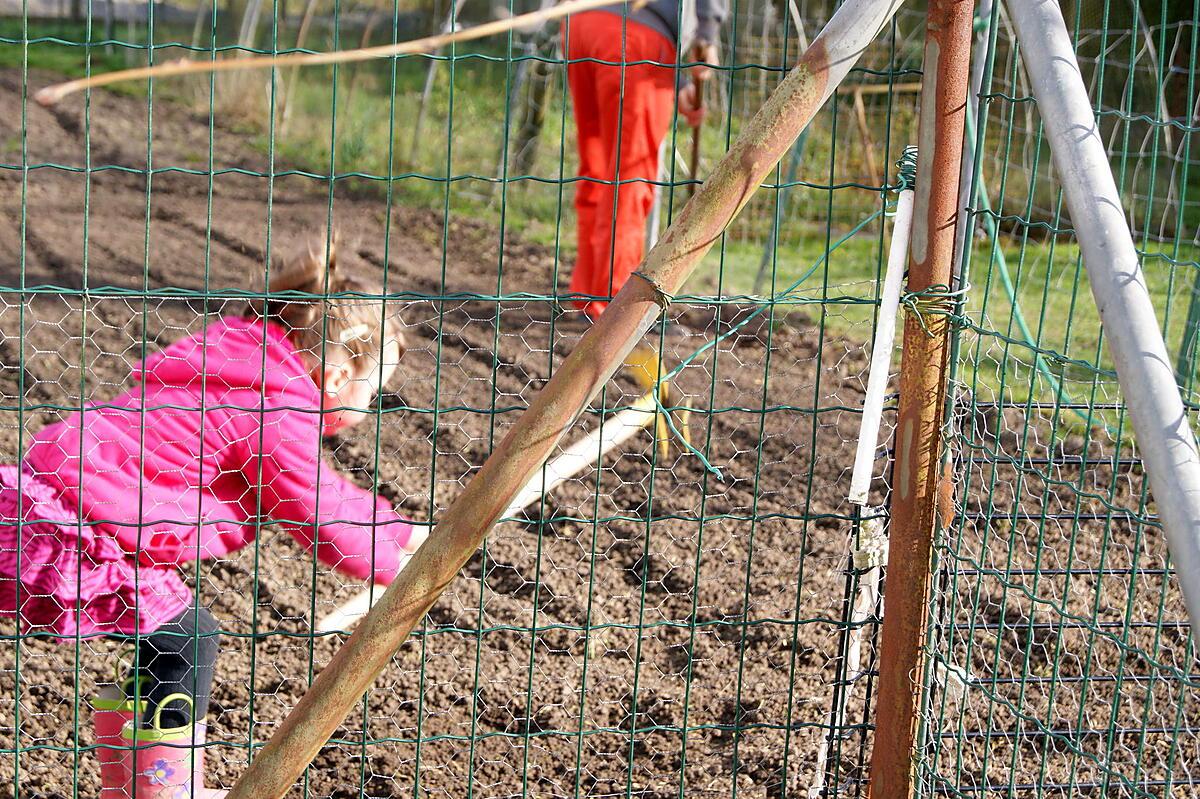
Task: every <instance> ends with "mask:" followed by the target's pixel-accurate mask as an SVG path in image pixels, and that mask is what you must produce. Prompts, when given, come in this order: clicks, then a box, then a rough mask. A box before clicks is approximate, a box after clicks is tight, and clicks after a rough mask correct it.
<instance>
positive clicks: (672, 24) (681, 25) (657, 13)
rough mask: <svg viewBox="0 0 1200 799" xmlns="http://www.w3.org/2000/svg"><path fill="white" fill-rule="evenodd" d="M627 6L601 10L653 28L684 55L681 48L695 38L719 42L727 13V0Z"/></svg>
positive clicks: (662, 1)
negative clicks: (633, 8) (637, 7)
mask: <svg viewBox="0 0 1200 799" xmlns="http://www.w3.org/2000/svg"><path fill="white" fill-rule="evenodd" d="M628 8H629V7H628V6H626V5H621V6H613V7H611V8H605V9H603V10H604V11H608V12H610V13H613V14H620V15H622V16H625V15H628V17H629V18H630V19H632V20H636V21H637V22H640V23H642V24H643V25H648V26H649V27H651V28H654V30H656V31H658V32H659V33H661V34H663V35H664V36H666V37H667V38H668V39H670V40H671V41H673V42H675V43H677V44H679V45H680V51H681V53H682V57H683V58H684V59H689V56H688V54H687V53H686V52H684V51H685V50H686V48H688V47H690V46H691V45H692V44H694V43H695V42H708V43H710V44H716V43H717V42H719V41H720V37H721V24H722V23H723V22H725V18H726V17H728V16H729V7H728V5H727V4H726V0H650V2H649V3H647V4H646V5H644V6H642V7H641V8H639V9H638V10H636V11H634V12H632V13H629V12H628Z"/></svg>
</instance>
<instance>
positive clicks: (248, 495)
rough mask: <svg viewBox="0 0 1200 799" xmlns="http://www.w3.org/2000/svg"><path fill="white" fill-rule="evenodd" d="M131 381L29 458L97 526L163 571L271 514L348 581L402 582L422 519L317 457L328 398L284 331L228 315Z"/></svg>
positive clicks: (242, 540) (52, 431)
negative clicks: (407, 551)
mask: <svg viewBox="0 0 1200 799" xmlns="http://www.w3.org/2000/svg"><path fill="white" fill-rule="evenodd" d="M134 378H135V379H136V380H139V381H140V383H141V385H140V386H135V387H134V388H132V389H131V390H129V391H127V392H125V393H124V394H122V395H120V396H119V397H116V398H115V399H113V400H112V401H111V402H108V403H102V404H96V405H92V406H88V407H85V408H84V409H83V410H82V411H80V412H78V413H74V414H72V415H70V416H69V417H67V418H66V419H64V420H63V421H61V422H58V423H56V424H52V425H49V426H47V427H45V428H44V429H42V430H41V431H40V432H39V433H38V434H37V435H36V436H35V437H34V441H33V443H32V445H31V446H30V447H29V448H28V450H27V451H26V454H25V459H24V460H25V467H26V468H27V469H32V470H33V471H34V472H36V473H37V474H38V476H39V477H40V478H41V479H42V480H44V481H46V482H47V483H49V484H51V485H53V486H55V487H56V488H57V489H58V491H59V493H60V496H61V497H62V500H63V502H64V503H65V504H66V505H67V507H79V508H81V510H82V515H83V518H85V519H87V520H89V521H90V522H92V523H93V525H94V527H93V529H94V530H95V531H96V533H97V534H99V535H103V534H108V535H111V536H112V537H113V538H115V539H116V541H117V542H118V543H119V544H120V546H121V548H122V549H123V550H124V551H125V552H127V553H129V554H130V555H135V554H136V556H137V558H138V559H139V560H140V561H141V563H142V564H143V565H146V566H164V565H171V564H178V563H182V562H186V561H189V560H193V559H195V558H198V557H199V558H214V557H220V556H222V555H225V554H228V553H230V552H233V551H235V550H237V549H240V548H241V547H244V546H245V545H246V544H248V543H250V542H251V541H252V540H253V539H254V536H255V533H256V525H255V520H256V519H259V518H261V520H262V521H263V522H264V523H267V522H275V523H278V524H279V525H281V526H282V527H283V528H284V529H286V530H287V531H288V532H290V533H291V534H292V535H293V536H295V537H296V539H297V540H299V541H300V542H302V543H303V544H304V545H305V546H306V547H309V548H310V549H311V548H313V547H314V546H315V548H316V554H317V557H318V558H319V559H320V560H321V562H322V563H325V564H327V565H329V566H332V567H334V568H336V569H338V570H340V571H342V572H344V573H346V574H348V575H351V576H353V577H357V578H360V579H366V578H368V577H370V578H372V579H374V580H375V581H376V582H380V583H389V582H391V580H392V579H393V578H394V577H395V576H396V572H397V571H398V570H399V568H400V565H401V563H402V558H403V547H404V545H405V544H407V543H408V541H409V538H410V535H411V532H412V526H411V525H410V524H409V523H408V522H407V521H405V520H404V519H403V518H401V517H400V516H399V515H398V514H397V513H396V512H395V511H394V510H393V509H392V507H391V505H390V504H389V503H388V502H387V501H386V500H383V499H381V498H379V497H377V496H375V495H374V494H373V493H371V492H370V491H366V490H364V489H361V488H359V487H358V486H355V485H354V484H352V483H350V482H348V481H347V480H346V479H345V478H343V477H342V476H340V475H339V474H338V473H337V472H336V471H335V470H334V469H333V468H332V467H331V466H329V465H328V464H327V463H325V462H323V460H322V459H321V458H320V451H321V450H320V443H321V414H320V407H321V396H320V392H319V390H318V389H317V386H316V384H315V383H314V382H313V380H312V378H311V377H310V376H309V374H308V370H307V369H305V366H304V364H303V362H302V361H301V360H300V357H299V356H298V355H297V354H296V351H295V349H294V348H293V347H292V345H291V343H290V342H289V340H288V338H287V337H286V336H285V335H284V332H283V331H282V329H280V328H279V327H277V326H275V325H273V324H271V323H263V322H260V321H257V320H249V319H240V318H223V319H220V320H218V321H215V322H212V323H210V324H209V325H208V327H207V329H206V330H204V331H203V332H202V333H200V334H197V335H194V336H191V337H190V338H185V339H183V340H180V341H177V342H175V343H174V344H171V345H170V346H168V347H167V348H166V349H164V350H162V351H160V352H158V353H156V354H154V355H151V356H150V357H149V358H147V359H146V361H145V363H144V364H142V366H141V368H140V369H139V370H138V371H137V372H135V374H134Z"/></svg>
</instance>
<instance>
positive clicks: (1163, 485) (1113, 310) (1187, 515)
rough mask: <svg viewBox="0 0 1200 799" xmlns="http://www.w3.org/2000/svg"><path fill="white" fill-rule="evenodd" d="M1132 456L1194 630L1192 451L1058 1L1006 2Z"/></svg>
mask: <svg viewBox="0 0 1200 799" xmlns="http://www.w3.org/2000/svg"><path fill="white" fill-rule="evenodd" d="M1008 8H1009V11H1010V12H1011V16H1012V19H1013V24H1014V25H1015V26H1016V29H1017V36H1018V37H1019V39H1020V43H1021V58H1022V60H1023V61H1024V62H1025V69H1026V71H1027V72H1028V73H1029V80H1030V86H1031V88H1032V91H1033V96H1034V98H1035V99H1036V100H1037V104H1038V111H1039V112H1040V113H1041V116H1042V123H1043V125H1044V126H1045V129H1046V138H1047V141H1048V142H1049V143H1050V152H1051V154H1052V155H1053V157H1054V168H1055V171H1056V172H1057V173H1058V176H1059V180H1060V181H1061V182H1062V187H1063V192H1064V194H1065V195H1066V199H1067V208H1068V209H1069V211H1070V213H1071V225H1072V227H1074V228H1075V237H1076V238H1077V239H1078V241H1079V249H1080V250H1081V252H1082V254H1083V265H1084V267H1085V268H1086V269H1087V273H1088V283H1089V284H1090V285H1091V287H1092V296H1093V297H1095V299H1096V307H1097V308H1098V309H1099V311H1100V323H1101V325H1102V326H1103V328H1104V333H1105V337H1106V339H1107V341H1108V347H1109V350H1110V352H1111V353H1112V359H1113V363H1114V364H1115V366H1116V370H1117V379H1118V380H1119V382H1120V384H1121V389H1122V393H1123V394H1124V397H1125V402H1126V404H1127V406H1128V408H1129V418H1130V421H1132V423H1133V431H1134V434H1135V435H1136V436H1137V447H1138V452H1139V454H1140V455H1141V458H1142V462H1143V463H1144V464H1145V467H1146V474H1147V476H1148V477H1149V479H1150V491H1151V493H1152V494H1153V495H1154V502H1155V505H1156V506H1157V509H1158V516H1159V518H1160V519H1161V520H1162V525H1163V529H1164V530H1165V531H1166V538H1167V546H1168V547H1169V549H1170V552H1171V559H1172V560H1173V561H1174V566H1175V574H1176V577H1177V578H1178V579H1179V583H1180V586H1181V587H1182V589H1183V598H1184V602H1185V603H1186V605H1187V611H1188V616H1189V617H1190V618H1191V622H1192V625H1193V627H1195V625H1196V623H1197V621H1198V620H1200V453H1198V452H1197V450H1196V437H1195V434H1194V433H1193V431H1192V428H1191V425H1190V422H1189V419H1188V416H1187V412H1186V411H1185V410H1184V406H1183V399H1182V397H1180V395H1179V387H1178V385H1177V384H1176V382H1175V374H1174V372H1173V371H1172V369H1171V361H1170V358H1169V356H1168V355H1167V347H1166V344H1165V343H1164V342H1163V337H1162V332H1161V331H1162V328H1161V327H1160V326H1159V323H1158V318H1157V316H1156V314H1155V312H1154V303H1153V302H1152V301H1151V299H1150V292H1149V291H1148V290H1147V289H1146V279H1145V276H1144V275H1143V274H1142V269H1141V265H1140V263H1139V262H1138V255H1137V250H1136V249H1135V248H1134V244H1133V236H1132V234H1131V233H1130V231H1129V223H1128V221H1127V217H1126V216H1125V210H1124V208H1123V206H1122V202H1121V195H1120V194H1119V193H1118V191H1117V185H1116V182H1115V181H1114V180H1113V174H1112V169H1111V167H1110V166H1109V163H1108V153H1107V152H1106V151H1105V149H1104V142H1103V141H1102V140H1101V138H1100V128H1099V125H1098V124H1097V121H1096V115H1095V112H1094V111H1093V109H1092V105H1091V103H1090V101H1089V100H1088V95H1087V89H1086V88H1085V86H1084V82H1083V76H1082V74H1081V73H1080V71H1079V62H1078V60H1077V59H1076V58H1075V50H1074V48H1073V47H1072V46H1071V37H1070V35H1069V34H1068V32H1067V25H1066V22H1065V21H1064V20H1063V16H1062V11H1061V9H1060V8H1059V6H1058V3H1057V2H1050V1H1049V0H1008Z"/></svg>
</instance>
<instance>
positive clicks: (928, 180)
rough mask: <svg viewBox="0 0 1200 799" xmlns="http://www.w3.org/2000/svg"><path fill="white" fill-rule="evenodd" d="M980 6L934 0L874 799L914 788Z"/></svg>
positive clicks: (892, 798) (897, 798) (894, 798)
mask: <svg viewBox="0 0 1200 799" xmlns="http://www.w3.org/2000/svg"><path fill="white" fill-rule="evenodd" d="M973 6H974V2H973V0H930V3H929V12H928V17H927V20H926V28H925V64H924V78H923V86H922V90H921V118H920V123H919V131H918V149H919V151H920V154H921V155H920V158H919V159H918V163H917V185H916V201H915V208H914V220H913V230H912V243H911V245H910V249H909V265H908V296H909V301H908V303H907V305H908V307H909V314H908V317H907V318H906V319H905V323H904V352H903V355H902V356H901V361H900V404H899V420H898V424H897V427H896V461H895V466H894V467H893V473H892V508H891V530H890V533H889V536H888V561H887V573H886V578H885V583H884V586H885V600H884V602H885V611H884V615H883V642H882V649H881V651H880V656H879V663H880V673H879V693H878V695H877V699H876V720H875V744H874V748H873V750H872V752H871V790H870V795H871V796H872V797H873V798H874V799H907V798H908V797H911V796H913V795H914V790H915V781H914V767H913V766H914V763H915V757H914V756H915V754H916V746H917V733H918V720H919V718H918V714H919V710H920V706H921V687H922V679H921V677H922V668H923V663H922V650H923V648H924V644H925V634H926V623H927V620H928V614H929V598H930V577H931V575H930V555H931V551H932V546H933V535H934V532H935V528H936V525H937V523H938V502H939V496H940V492H939V490H938V489H939V483H940V479H939V478H940V472H941V469H940V468H939V464H940V462H941V451H942V423H943V420H944V418H945V415H944V411H945V400H946V379H947V370H948V365H949V364H948V357H947V356H948V354H949V351H950V332H951V326H950V317H949V316H948V314H947V310H948V308H949V307H951V306H952V298H951V293H950V275H951V271H952V266H953V261H954V245H955V230H956V227H957V223H958V212H959V207H958V183H959V175H960V171H961V165H962V147H963V128H964V125H965V122H966V116H965V114H966V107H967V102H966V101H967V83H968V78H969V70H968V68H969V65H970V56H971V22H972V17H973V14H972V12H973Z"/></svg>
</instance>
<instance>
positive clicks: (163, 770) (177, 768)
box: [121, 694, 226, 799]
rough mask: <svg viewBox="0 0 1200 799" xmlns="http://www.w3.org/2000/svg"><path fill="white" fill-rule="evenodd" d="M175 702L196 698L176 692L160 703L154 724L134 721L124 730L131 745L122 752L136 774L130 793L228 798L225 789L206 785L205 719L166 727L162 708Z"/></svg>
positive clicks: (155, 797) (147, 798) (140, 797)
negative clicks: (139, 724)
mask: <svg viewBox="0 0 1200 799" xmlns="http://www.w3.org/2000/svg"><path fill="white" fill-rule="evenodd" d="M171 702H184V703H186V704H188V705H191V704H192V698H191V697H190V696H187V695H186V694H172V695H170V696H168V697H166V698H165V699H164V700H163V701H162V702H160V703H159V704H158V709H157V710H155V712H154V721H153V723H152V724H151V726H150V727H148V728H143V727H138V726H137V725H135V724H132V723H131V724H128V725H126V726H125V728H124V729H123V730H122V731H121V737H122V739H123V741H124V744H125V746H126V747H128V749H126V750H125V751H123V752H122V754H123V755H124V756H125V757H124V763H125V764H126V765H127V767H128V768H129V772H130V773H132V775H133V781H132V787H131V791H130V795H131V796H134V795H136V797H137V799H224V797H225V793H226V792H225V791H221V790H216V789H213V788H205V787H204V740H205V734H206V732H207V725H206V724H205V722H204V720H203V719H201V720H199V721H197V722H195V723H194V724H187V725H184V726H182V727H163V726H162V723H161V718H160V717H161V714H162V709H163V706H164V705H167V704H169V703H171ZM122 799H124V797H122Z"/></svg>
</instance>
